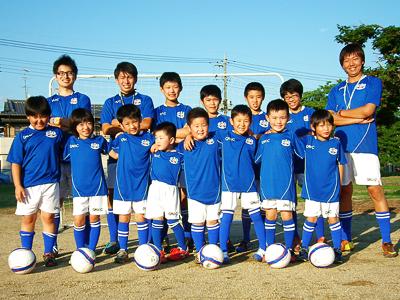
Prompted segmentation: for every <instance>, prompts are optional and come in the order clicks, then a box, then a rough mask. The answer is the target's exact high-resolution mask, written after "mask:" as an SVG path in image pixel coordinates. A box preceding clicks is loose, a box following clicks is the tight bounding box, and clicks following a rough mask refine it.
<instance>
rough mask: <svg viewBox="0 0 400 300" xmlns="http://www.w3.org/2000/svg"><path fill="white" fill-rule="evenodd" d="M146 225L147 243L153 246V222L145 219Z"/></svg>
mask: <svg viewBox="0 0 400 300" xmlns="http://www.w3.org/2000/svg"><path fill="white" fill-rule="evenodd" d="M147 223H148V225H149V236H148V239H147V242H148V243H152V244H154V243H153V220H152V219H147ZM154 245H155V246H156V247H157V245H156V244H154ZM157 248H158V247H157ZM159 249H160V248H159Z"/></svg>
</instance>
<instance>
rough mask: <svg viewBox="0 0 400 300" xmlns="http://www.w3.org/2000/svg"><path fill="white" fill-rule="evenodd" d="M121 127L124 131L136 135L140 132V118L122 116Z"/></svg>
mask: <svg viewBox="0 0 400 300" xmlns="http://www.w3.org/2000/svg"><path fill="white" fill-rule="evenodd" d="M121 127H122V129H123V130H124V132H126V133H129V134H132V135H136V134H138V133H139V132H140V120H138V119H132V118H123V119H122V123H121Z"/></svg>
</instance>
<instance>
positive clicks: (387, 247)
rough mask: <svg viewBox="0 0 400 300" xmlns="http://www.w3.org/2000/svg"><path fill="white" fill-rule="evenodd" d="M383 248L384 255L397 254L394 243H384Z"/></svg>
mask: <svg viewBox="0 0 400 300" xmlns="http://www.w3.org/2000/svg"><path fill="white" fill-rule="evenodd" d="M382 250H383V256H384V257H388V258H390V257H396V256H397V251H396V249H394V246H393V244H392V243H383V244H382Z"/></svg>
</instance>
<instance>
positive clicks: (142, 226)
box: [136, 220, 162, 245]
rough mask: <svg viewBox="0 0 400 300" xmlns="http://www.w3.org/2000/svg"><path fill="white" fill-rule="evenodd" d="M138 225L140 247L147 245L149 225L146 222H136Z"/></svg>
mask: <svg viewBox="0 0 400 300" xmlns="http://www.w3.org/2000/svg"><path fill="white" fill-rule="evenodd" d="M153 222H154V220H153ZM136 225H137V230H138V237H139V245H143V244H147V241H148V239H149V223H148V222H147V220H146V221H144V222H136ZM161 230H162V227H161Z"/></svg>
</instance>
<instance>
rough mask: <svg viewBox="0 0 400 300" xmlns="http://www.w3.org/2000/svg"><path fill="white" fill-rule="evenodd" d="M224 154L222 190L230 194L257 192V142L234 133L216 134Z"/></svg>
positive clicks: (221, 132)
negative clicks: (255, 169) (255, 167)
mask: <svg viewBox="0 0 400 300" xmlns="http://www.w3.org/2000/svg"><path fill="white" fill-rule="evenodd" d="M216 137H217V139H218V142H219V143H220V144H221V152H222V180H221V181H222V190H223V191H228V192H238V193H242V192H245V193H248V192H256V191H257V189H256V184H255V173H254V166H255V163H254V156H255V154H256V147H257V140H256V139H255V138H254V137H252V136H248V135H247V136H242V135H238V134H236V133H234V132H233V131H228V130H226V131H219V132H217V134H216Z"/></svg>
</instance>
